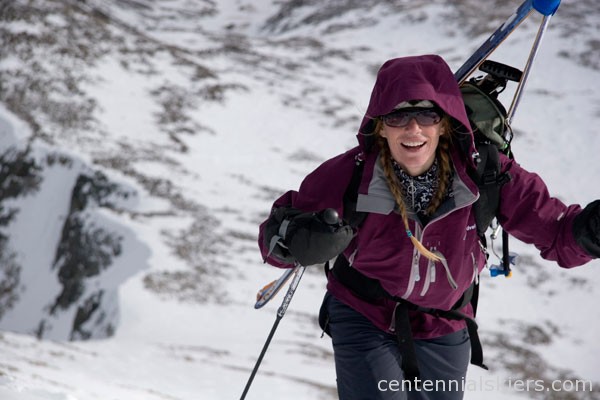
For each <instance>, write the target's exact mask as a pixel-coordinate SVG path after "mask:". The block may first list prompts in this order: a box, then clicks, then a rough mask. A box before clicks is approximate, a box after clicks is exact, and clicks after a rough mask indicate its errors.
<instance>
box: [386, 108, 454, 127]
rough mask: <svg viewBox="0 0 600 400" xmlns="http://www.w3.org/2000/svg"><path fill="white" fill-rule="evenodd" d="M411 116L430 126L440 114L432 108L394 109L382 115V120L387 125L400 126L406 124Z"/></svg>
mask: <svg viewBox="0 0 600 400" xmlns="http://www.w3.org/2000/svg"><path fill="white" fill-rule="evenodd" d="M413 118H414V119H416V121H417V123H418V124H419V125H422V126H431V125H435V124H437V123H438V122H440V120H441V119H442V116H441V115H440V114H439V113H438V112H436V111H434V110H419V111H396V112H394V113H392V114H388V115H384V116H383V117H382V120H383V122H384V123H385V124H386V125H388V126H393V127H398V128H402V127H405V126H406V125H408V124H409V122H410V120H411V119H413Z"/></svg>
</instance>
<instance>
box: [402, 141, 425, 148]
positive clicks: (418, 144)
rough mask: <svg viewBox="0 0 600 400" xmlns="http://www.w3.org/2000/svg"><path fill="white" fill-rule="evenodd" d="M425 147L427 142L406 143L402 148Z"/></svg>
mask: <svg viewBox="0 0 600 400" xmlns="http://www.w3.org/2000/svg"><path fill="white" fill-rule="evenodd" d="M423 146H425V142H406V143H402V147H405V148H407V149H419V148H421V147H423Z"/></svg>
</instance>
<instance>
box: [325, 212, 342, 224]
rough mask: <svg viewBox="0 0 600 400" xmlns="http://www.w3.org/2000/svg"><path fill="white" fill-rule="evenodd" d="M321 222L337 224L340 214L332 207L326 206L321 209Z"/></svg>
mask: <svg viewBox="0 0 600 400" xmlns="http://www.w3.org/2000/svg"><path fill="white" fill-rule="evenodd" d="M323 222H325V223H326V224H327V225H336V224H339V222H340V216H339V215H338V212H337V211H335V210H334V209H333V208H326V209H325V210H323Z"/></svg>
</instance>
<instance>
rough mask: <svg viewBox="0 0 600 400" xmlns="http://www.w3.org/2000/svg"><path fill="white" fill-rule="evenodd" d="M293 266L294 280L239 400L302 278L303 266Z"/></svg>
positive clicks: (244, 394)
mask: <svg viewBox="0 0 600 400" xmlns="http://www.w3.org/2000/svg"><path fill="white" fill-rule="evenodd" d="M294 265H295V267H294V279H292V283H290V287H289V288H288V290H287V293H286V294H285V297H284V298H283V302H282V303H281V306H279V309H278V310H277V317H276V318H275V323H274V324H273V327H272V328H271V332H269V336H268V337H267V340H266V342H265V344H264V346H263V348H262V351H261V352H260V355H259V356H258V360H256V364H255V365H254V369H253V370H252V373H251V374H250V378H249V379H248V382H247V383H246V387H245V388H244V392H243V393H242V397H240V400H244V399H245V398H246V394H247V393H248V390H250V385H252V381H253V380H254V376H255V375H256V372H257V371H258V367H259V366H260V363H261V362H262V360H263V358H264V356H265V353H266V352H267V348H268V347H269V344H270V343H271V340H272V339H273V336H274V335H275V331H276V330H277V326H278V325H279V322H280V321H281V319H282V318H283V316H284V315H285V312H286V310H287V308H288V306H289V305H290V302H291V301H292V297H293V296H294V293H295V292H296V288H297V287H298V284H299V283H300V279H301V278H302V275H303V274H304V270H305V269H306V267H305V266H303V265H300V264H299V263H297V262H296V263H295V264H294Z"/></svg>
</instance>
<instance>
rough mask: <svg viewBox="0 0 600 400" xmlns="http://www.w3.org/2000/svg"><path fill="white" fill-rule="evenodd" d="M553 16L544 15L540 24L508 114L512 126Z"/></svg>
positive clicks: (507, 117)
mask: <svg viewBox="0 0 600 400" xmlns="http://www.w3.org/2000/svg"><path fill="white" fill-rule="evenodd" d="M551 16H552V15H544V18H543V19H542V22H541V24H540V28H539V30H538V32H537V35H536V37H535V40H534V42H533V45H532V46H531V51H530V52H529V57H528V59H527V63H526V64H525V68H524V70H523V76H522V78H521V81H520V82H519V85H518V86H517V90H516V92H515V95H514V96H513V101H512V103H511V105H510V108H509V109H508V113H507V116H506V119H507V121H508V123H509V124H510V123H511V122H512V120H513V117H514V115H515V112H516V111H517V107H518V106H519V102H520V101H521V97H523V90H524V89H525V84H526V83H527V78H529V73H530V72H531V66H532V65H533V62H534V60H535V57H536V56H537V53H538V51H539V49H540V43H541V42H542V38H543V37H544V33H545V32H546V29H547V28H548V24H549V23H550V17H551Z"/></svg>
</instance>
